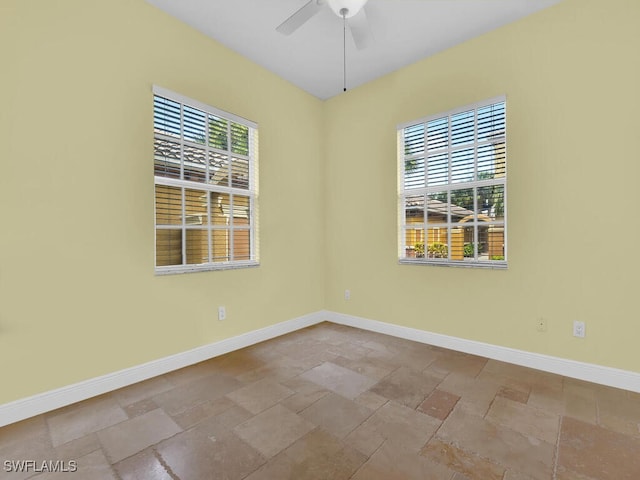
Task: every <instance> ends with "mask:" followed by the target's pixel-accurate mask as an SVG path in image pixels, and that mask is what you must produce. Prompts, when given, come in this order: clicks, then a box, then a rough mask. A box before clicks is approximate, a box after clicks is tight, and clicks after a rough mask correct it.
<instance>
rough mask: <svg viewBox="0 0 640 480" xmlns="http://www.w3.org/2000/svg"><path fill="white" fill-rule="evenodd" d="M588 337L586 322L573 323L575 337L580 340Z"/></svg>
mask: <svg viewBox="0 0 640 480" xmlns="http://www.w3.org/2000/svg"><path fill="white" fill-rule="evenodd" d="M585 335H586V330H585V326H584V322H581V321H579V320H574V321H573V336H574V337H578V338H584V336H585Z"/></svg>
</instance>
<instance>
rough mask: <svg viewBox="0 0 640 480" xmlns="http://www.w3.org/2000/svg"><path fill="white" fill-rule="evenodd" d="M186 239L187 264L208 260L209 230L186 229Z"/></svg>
mask: <svg viewBox="0 0 640 480" xmlns="http://www.w3.org/2000/svg"><path fill="white" fill-rule="evenodd" d="M186 239H187V248H186V254H187V264H189V265H197V264H200V263H207V262H209V232H208V231H207V230H204V229H188V230H187V231H186Z"/></svg>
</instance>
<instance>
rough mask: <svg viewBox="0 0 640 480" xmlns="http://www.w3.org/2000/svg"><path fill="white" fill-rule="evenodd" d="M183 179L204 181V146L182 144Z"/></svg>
mask: <svg viewBox="0 0 640 480" xmlns="http://www.w3.org/2000/svg"><path fill="white" fill-rule="evenodd" d="M183 155H184V179H185V180H189V181H190V182H200V183H204V182H205V179H206V173H205V172H206V170H205V169H206V158H207V156H206V151H205V149H204V148H197V147H191V146H189V145H184V153H183Z"/></svg>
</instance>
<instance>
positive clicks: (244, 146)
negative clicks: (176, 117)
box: [231, 122, 249, 155]
mask: <svg viewBox="0 0 640 480" xmlns="http://www.w3.org/2000/svg"><path fill="white" fill-rule="evenodd" d="M231 152H233V153H238V154H240V155H249V128H248V127H245V126H244V125H239V124H237V123H233V122H231Z"/></svg>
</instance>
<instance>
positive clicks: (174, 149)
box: [153, 87, 258, 273]
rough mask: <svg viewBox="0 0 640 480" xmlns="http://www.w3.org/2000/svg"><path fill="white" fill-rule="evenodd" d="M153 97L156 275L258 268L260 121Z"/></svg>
mask: <svg viewBox="0 0 640 480" xmlns="http://www.w3.org/2000/svg"><path fill="white" fill-rule="evenodd" d="M153 94H154V95H153V130H154V148H153V150H154V184H155V232H156V248H155V265H156V266H155V270H156V273H182V272H188V271H198V270H213V269H223V268H235V267H245V266H254V265H257V264H258V244H257V218H256V214H257V192H258V188H257V157H258V129H257V125H256V124H255V123H253V122H250V121H248V120H245V119H243V118H240V117H238V116H235V115H233V114H230V113H227V112H223V111H221V110H218V109H216V108H214V107H210V106H208V105H204V104H202V103H200V102H197V101H195V100H191V99H188V98H185V97H182V96H181V95H178V94H176V93H173V92H170V91H168V90H165V89H163V88H160V87H154V88H153Z"/></svg>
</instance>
